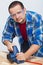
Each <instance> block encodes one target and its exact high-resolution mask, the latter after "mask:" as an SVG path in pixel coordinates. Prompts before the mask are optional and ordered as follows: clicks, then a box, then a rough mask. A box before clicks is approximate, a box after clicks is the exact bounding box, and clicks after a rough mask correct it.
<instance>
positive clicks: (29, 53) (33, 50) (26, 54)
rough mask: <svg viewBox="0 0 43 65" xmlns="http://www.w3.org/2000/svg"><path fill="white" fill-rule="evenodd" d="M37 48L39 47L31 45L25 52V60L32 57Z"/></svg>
mask: <svg viewBox="0 0 43 65" xmlns="http://www.w3.org/2000/svg"><path fill="white" fill-rule="evenodd" d="M39 48H40V46H39V45H35V44H33V45H32V46H31V47H30V48H29V49H28V50H27V51H26V52H25V56H26V58H28V57H30V56H31V55H33V54H34V53H35V52H37V51H38V49H39Z"/></svg>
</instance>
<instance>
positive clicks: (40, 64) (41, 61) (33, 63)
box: [0, 51, 43, 65]
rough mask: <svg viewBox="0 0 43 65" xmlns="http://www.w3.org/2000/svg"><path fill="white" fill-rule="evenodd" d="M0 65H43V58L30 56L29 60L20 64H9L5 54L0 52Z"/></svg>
mask: <svg viewBox="0 0 43 65" xmlns="http://www.w3.org/2000/svg"><path fill="white" fill-rule="evenodd" d="M0 65H43V58H41V57H35V56H32V57H30V59H29V60H27V61H26V62H24V63H21V64H17V63H15V62H14V63H10V62H9V61H8V59H7V52H3V51H2V52H0Z"/></svg>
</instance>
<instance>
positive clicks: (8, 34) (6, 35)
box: [2, 18, 15, 51]
mask: <svg viewBox="0 0 43 65" xmlns="http://www.w3.org/2000/svg"><path fill="white" fill-rule="evenodd" d="M12 21H13V20H11V18H8V20H7V22H6V24H5V27H4V30H3V36H2V42H3V43H4V44H5V45H6V46H7V47H8V50H9V51H12V50H13V49H12V46H13V44H12V41H13V38H14V36H15V30H14V27H13V24H12Z"/></svg>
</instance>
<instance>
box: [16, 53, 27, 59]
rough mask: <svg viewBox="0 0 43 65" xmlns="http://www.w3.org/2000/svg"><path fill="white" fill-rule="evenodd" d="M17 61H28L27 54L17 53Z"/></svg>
mask: <svg viewBox="0 0 43 65" xmlns="http://www.w3.org/2000/svg"><path fill="white" fill-rule="evenodd" d="M16 59H17V60H26V59H27V58H26V56H25V53H23V52H20V53H17V54H16Z"/></svg>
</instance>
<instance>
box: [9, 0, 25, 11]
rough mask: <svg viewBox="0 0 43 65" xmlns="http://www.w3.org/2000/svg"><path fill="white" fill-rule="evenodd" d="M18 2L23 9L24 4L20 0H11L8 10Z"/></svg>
mask: <svg viewBox="0 0 43 65" xmlns="http://www.w3.org/2000/svg"><path fill="white" fill-rule="evenodd" d="M18 4H19V5H20V6H21V8H22V9H24V5H23V3H22V2H20V1H13V2H12V3H11V4H10V5H9V7H8V10H9V12H10V8H13V7H14V6H16V5H18Z"/></svg>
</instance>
